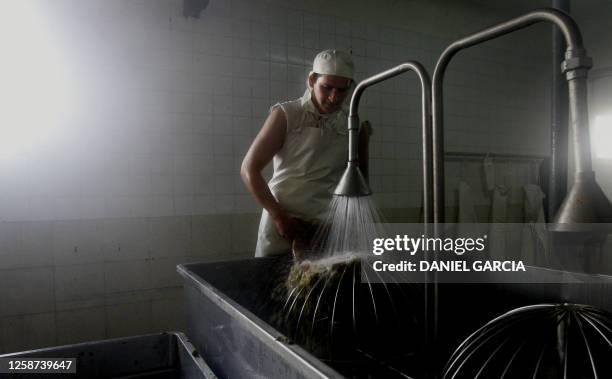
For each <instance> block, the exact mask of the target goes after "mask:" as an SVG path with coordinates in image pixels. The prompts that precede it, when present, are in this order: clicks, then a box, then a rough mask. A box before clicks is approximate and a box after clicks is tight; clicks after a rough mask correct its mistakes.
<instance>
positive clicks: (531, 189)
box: [521, 184, 546, 266]
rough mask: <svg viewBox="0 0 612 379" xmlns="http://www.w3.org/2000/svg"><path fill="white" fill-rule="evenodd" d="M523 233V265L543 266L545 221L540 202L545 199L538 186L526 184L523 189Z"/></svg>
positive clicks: (544, 261) (544, 260)
mask: <svg viewBox="0 0 612 379" xmlns="http://www.w3.org/2000/svg"><path fill="white" fill-rule="evenodd" d="M523 191H524V194H525V198H524V199H525V200H524V203H523V212H524V218H523V223H524V224H523V231H522V233H521V258H522V259H523V260H524V261H525V263H528V264H532V265H539V266H541V265H544V264H545V263H546V259H545V258H546V257H545V256H544V253H545V252H546V221H545V219H544V207H543V204H542V200H544V198H545V197H546V196H545V195H544V192H542V189H540V186H538V185H537V184H527V185H525V186H524V187H523Z"/></svg>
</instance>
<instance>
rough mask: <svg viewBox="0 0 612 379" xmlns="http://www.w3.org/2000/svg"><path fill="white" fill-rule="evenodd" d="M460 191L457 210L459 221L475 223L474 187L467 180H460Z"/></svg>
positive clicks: (458, 189)
mask: <svg viewBox="0 0 612 379" xmlns="http://www.w3.org/2000/svg"><path fill="white" fill-rule="evenodd" d="M457 191H458V192H459V204H458V205H459V210H458V212H457V222H460V223H461V222H464V223H475V222H478V221H477V218H476V210H475V209H474V200H473V199H472V188H470V185H469V184H467V183H466V182H465V181H463V180H462V181H460V182H459V186H458V188H457Z"/></svg>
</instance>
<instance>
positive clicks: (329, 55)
mask: <svg viewBox="0 0 612 379" xmlns="http://www.w3.org/2000/svg"><path fill="white" fill-rule="evenodd" d="M353 71H354V66H353V57H352V56H351V53H349V52H347V51H344V50H323V51H321V52H320V53H319V54H317V56H316V57H315V59H314V62H313V63H312V71H311V73H316V74H323V75H336V76H342V77H343V78H348V79H353Z"/></svg>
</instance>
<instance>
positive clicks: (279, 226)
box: [273, 212, 302, 241]
mask: <svg viewBox="0 0 612 379" xmlns="http://www.w3.org/2000/svg"><path fill="white" fill-rule="evenodd" d="M273 221H274V226H276V231H277V232H278V234H279V235H280V236H281V237H283V238H285V239H288V240H289V241H293V240H294V239H295V238H296V236H298V235H299V234H300V233H301V232H302V222H301V221H300V220H299V219H297V218H293V217H289V216H287V214H285V213H284V212H283V213H280V214H279V215H277V216H276V217H274V218H273Z"/></svg>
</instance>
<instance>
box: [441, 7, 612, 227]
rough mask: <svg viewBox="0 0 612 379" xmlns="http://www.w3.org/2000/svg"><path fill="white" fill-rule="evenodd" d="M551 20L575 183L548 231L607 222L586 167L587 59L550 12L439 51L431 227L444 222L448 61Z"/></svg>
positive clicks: (576, 37)
mask: <svg viewBox="0 0 612 379" xmlns="http://www.w3.org/2000/svg"><path fill="white" fill-rule="evenodd" d="M542 21H546V22H551V23H553V24H554V25H556V26H557V27H558V28H559V29H560V30H561V32H562V34H563V36H564V38H565V42H566V44H567V49H566V51H565V60H564V61H563V63H562V66H561V70H562V72H563V73H564V74H565V76H566V79H567V82H568V91H569V99H568V100H569V120H570V127H571V128H572V131H573V132H574V140H573V143H574V151H575V160H576V165H575V181H574V185H573V187H572V189H571V190H570V193H569V195H568V196H567V197H566V198H565V200H564V201H563V203H562V205H561V207H560V209H559V211H558V212H557V215H556V217H555V218H554V224H553V225H552V226H551V229H552V230H556V231H582V230H583V227H581V224H588V223H599V222H607V223H610V222H612V205H610V202H609V200H608V199H607V198H606V197H605V195H604V193H603V191H602V190H601V188H599V186H598V185H597V183H596V182H595V174H594V172H593V169H592V164H591V147H590V139H589V124H588V110H587V71H588V69H589V68H591V66H592V63H591V59H590V58H589V57H587V55H586V52H585V50H584V47H583V45H582V36H581V34H580V30H579V29H578V26H577V25H576V23H575V22H574V20H573V19H572V18H571V17H570V16H569V15H567V14H566V13H564V12H562V11H559V10H556V9H552V8H545V9H538V10H534V11H532V12H529V13H527V14H525V15H523V16H519V17H517V18H514V19H512V20H509V21H506V22H502V23H500V24H497V25H494V26H492V27H490V28H487V29H484V30H482V31H480V32H477V33H474V34H472V35H470V36H467V37H464V38H462V39H460V40H457V41H455V42H453V43H452V44H451V45H449V46H448V47H447V48H446V50H444V52H443V53H442V55H441V56H440V58H439V59H438V62H437V64H436V68H435V70H434V75H433V89H432V94H433V99H432V107H433V136H432V138H433V139H432V143H433V171H434V177H433V188H434V195H433V207H434V216H433V221H434V223H442V222H444V133H443V109H442V101H443V98H442V89H443V87H442V80H443V79H444V73H445V72H446V67H447V66H448V63H449V62H450V60H451V59H452V58H453V56H454V55H455V54H456V53H457V52H459V51H460V50H462V49H465V48H468V47H470V46H474V45H477V44H479V43H482V42H485V41H488V40H490V39H493V38H496V37H500V36H503V35H505V34H508V33H511V32H514V31H516V30H519V29H523V28H526V27H527V26H530V25H533V24H535V23H538V22H542Z"/></svg>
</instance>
